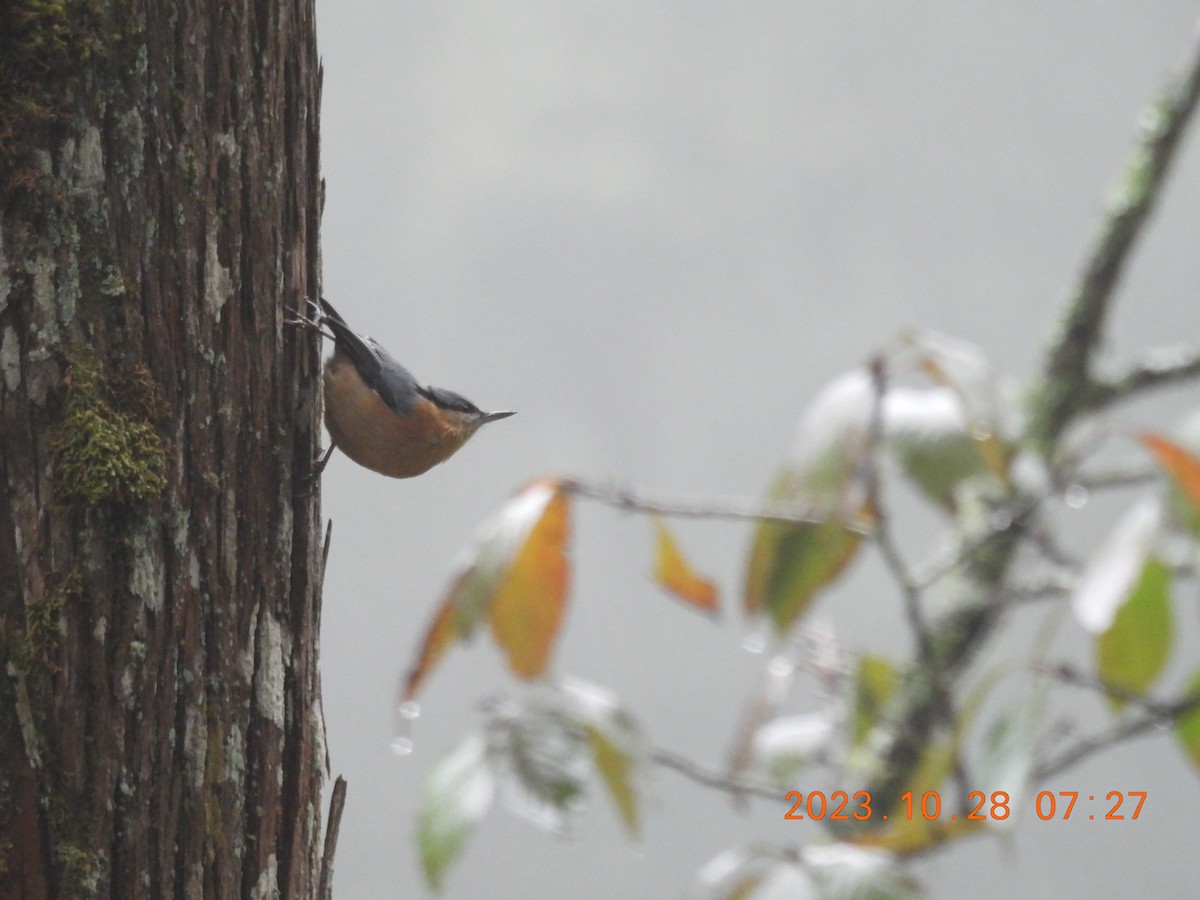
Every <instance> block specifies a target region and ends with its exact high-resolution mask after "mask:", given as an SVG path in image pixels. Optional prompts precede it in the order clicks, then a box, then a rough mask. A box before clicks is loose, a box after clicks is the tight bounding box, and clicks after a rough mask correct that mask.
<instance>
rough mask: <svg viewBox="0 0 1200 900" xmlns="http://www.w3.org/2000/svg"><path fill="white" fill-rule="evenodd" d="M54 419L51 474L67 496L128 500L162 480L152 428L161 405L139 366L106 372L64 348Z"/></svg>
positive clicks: (142, 497) (154, 491)
mask: <svg viewBox="0 0 1200 900" xmlns="http://www.w3.org/2000/svg"><path fill="white" fill-rule="evenodd" d="M68 364H69V368H68V369H67V374H66V377H65V378H64V379H63V383H64V385H65V387H66V397H65V400H64V403H63V417H62V420H61V421H60V422H59V423H58V424H57V425H56V426H55V427H54V429H53V430H52V432H51V435H50V441H49V445H50V451H51V453H52V454H53V456H54V476H55V479H56V483H57V486H58V489H59V494H60V496H61V497H62V498H63V499H65V500H67V501H68V502H76V503H82V504H84V505H87V506H94V505H96V504H99V503H105V502H112V503H117V504H125V505H128V504H135V503H143V502H147V501H151V500H156V499H158V498H159V497H161V496H162V493H163V490H164V489H165V488H166V467H167V459H166V451H165V449H164V447H163V442H162V438H160V437H159V435H158V432H157V431H156V430H155V427H154V425H155V423H156V422H161V421H162V420H163V418H164V417H165V415H166V412H167V409H166V404H165V401H164V400H163V399H162V393H161V391H160V390H159V388H158V385H157V384H156V383H155V382H154V379H153V377H152V376H151V375H150V373H149V371H148V370H146V368H145V367H144V366H137V367H134V368H133V369H131V370H129V371H128V372H126V373H123V374H122V375H120V376H116V377H109V376H106V375H105V374H104V372H103V370H102V368H101V365H100V362H99V360H98V359H96V357H95V356H93V355H91V354H90V353H87V352H84V351H74V352H72V353H71V354H69V359H68Z"/></svg>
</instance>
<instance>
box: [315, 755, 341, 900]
mask: <svg viewBox="0 0 1200 900" xmlns="http://www.w3.org/2000/svg"><path fill="white" fill-rule="evenodd" d="M345 807H346V779H345V778H343V777H342V776H341V775H339V776H338V777H337V781H335V782H334V783H333V795H332V796H331V797H330V798H329V820H328V822H327V823H326V825H325V848H324V851H323V852H322V853H321V877H320V880H319V881H318V882H317V897H318V898H320V900H331V898H332V897H333V856H334V854H335V853H336V852H337V842H338V832H339V831H340V830H341V828H342V810H343V809H345Z"/></svg>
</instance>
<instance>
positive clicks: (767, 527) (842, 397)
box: [744, 368, 875, 633]
mask: <svg viewBox="0 0 1200 900" xmlns="http://www.w3.org/2000/svg"><path fill="white" fill-rule="evenodd" d="M874 406H875V390H874V386H873V383H872V380H871V376H870V374H869V373H868V372H867V370H866V369H863V368H859V369H854V370H852V371H850V372H847V373H845V374H843V375H841V376H839V377H838V378H835V379H833V381H831V382H830V383H829V384H828V385H826V386H825V387H824V388H823V389H822V390H821V391H820V392H819V393H818V394H817V396H816V397H815V398H814V399H813V401H812V403H811V404H810V405H809V407H808V409H807V410H805V413H804V415H803V416H802V417H801V420H800V428H799V433H798V434H797V438H796V443H795V445H794V447H793V449H792V452H791V455H790V458H789V459H788V462H787V464H786V465H785V466H784V468H783V470H782V471H781V472H780V474H779V475H778V476H777V477H776V479H775V481H774V483H773V484H772V486H771V488H770V490H769V491H768V497H767V501H768V508H770V509H778V510H780V511H786V512H789V513H796V514H803V515H804V516H805V517H807V518H811V519H812V522H805V523H798V524H795V525H792V524H787V523H780V522H761V523H760V524H759V526H758V527H757V528H756V529H755V532H754V539H753V543H752V545H751V549H750V561H749V564H748V565H747V569H746V586H745V593H744V605H745V610H746V613H747V614H748V615H751V616H756V615H758V614H759V613H761V612H766V613H767V614H768V615H770V617H771V620H772V622H773V623H774V625H775V629H776V631H777V632H779V633H783V632H785V631H787V630H788V629H789V628H790V627H791V626H792V625H793V624H794V623H795V622H796V620H797V619H799V618H800V616H801V615H802V614H803V613H804V611H805V610H806V609H807V608H808V606H809V604H810V602H811V601H812V599H813V597H814V596H815V595H816V593H817V591H819V590H820V589H821V588H823V587H825V586H826V585H827V584H829V582H831V581H833V580H834V579H835V578H836V577H837V576H838V575H839V574H840V573H841V572H842V570H843V569H844V568H845V567H846V565H847V564H848V563H849V562H850V560H851V559H852V558H853V557H854V554H855V552H856V551H857V550H858V546H859V543H860V538H859V535H858V534H855V533H854V531H850V530H847V527H848V526H849V527H851V528H860V527H861V526H862V525H863V524H865V521H864V520H869V516H868V515H867V514H866V513H867V511H866V509H865V507H866V496H865V491H864V485H863V479H862V478H861V477H859V470H860V468H861V465H862V462H863V460H864V458H865V457H866V456H867V454H868V453H870V452H871V449H872V448H871V447H870V446H869V445H870V436H871V431H870V422H871V416H872V412H873V410H874Z"/></svg>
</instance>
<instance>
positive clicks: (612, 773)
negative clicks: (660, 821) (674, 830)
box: [558, 678, 646, 837]
mask: <svg viewBox="0 0 1200 900" xmlns="http://www.w3.org/2000/svg"><path fill="white" fill-rule="evenodd" d="M558 690H559V696H560V702H561V704H562V707H561V708H562V709H563V711H564V714H565V715H566V716H567V717H568V718H570V719H571V720H572V721H573V722H574V723H575V724H576V725H578V726H579V727H580V728H582V729H583V731H584V734H585V735H587V739H588V743H589V745H590V747H591V751H592V760H593V762H594V763H595V765H596V771H597V772H599V773H600V777H601V778H602V779H603V781H604V784H605V787H607V788H608V793H609V796H610V797H611V798H612V801H613V805H614V806H616V808H617V813H618V814H619V815H620V816H621V821H622V822H624V824H625V827H626V828H627V829H628V831H629V833H630V834H631V835H632V836H633V837H637V836H638V834H639V832H640V830H641V811H640V799H639V796H638V790H637V784H636V782H637V781H638V780H639V779H640V777H641V775H642V773H643V771H644V770H645V768H646V749H645V744H644V741H643V740H642V733H641V729H640V727H639V726H638V723H637V721H636V720H635V719H634V718H633V716H632V715H630V713H629V712H628V710H626V709H625V707H624V706H622V705H621V704H620V702H619V701H618V700H617V698H616V695H614V694H613V693H612V692H611V691H607V690H605V689H604V688H601V687H599V686H597V685H594V684H589V683H588V682H585V681H580V680H579V679H577V678H566V679H563V680H562V681H560V682H559V684H558Z"/></svg>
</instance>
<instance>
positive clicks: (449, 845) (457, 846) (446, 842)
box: [417, 734, 495, 892]
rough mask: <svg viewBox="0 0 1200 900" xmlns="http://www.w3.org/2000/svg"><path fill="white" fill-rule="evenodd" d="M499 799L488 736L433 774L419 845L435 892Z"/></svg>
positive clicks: (463, 747) (470, 742) (472, 741)
mask: <svg viewBox="0 0 1200 900" xmlns="http://www.w3.org/2000/svg"><path fill="white" fill-rule="evenodd" d="M494 796H495V780H494V779H493V777H492V773H491V770H490V768H489V767H488V758H487V742H486V741H485V740H484V738H483V736H482V735H479V734H474V735H471V736H470V737H468V738H467V739H466V740H465V741H463V743H462V744H460V745H459V746H458V748H457V749H456V750H455V751H454V752H453V753H451V754H450V755H449V756H447V757H446V758H445V759H443V760H442V761H441V762H440V763H439V764H438V765H437V767H436V768H435V769H434V770H433V771H432V772H430V773H429V776H428V778H427V779H426V780H425V784H424V788H423V791H422V803H421V809H420V812H419V813H418V816H417V846H418V847H419V849H420V852H421V867H422V869H423V870H424V872H425V880H426V881H427V882H428V883H429V886H430V888H432V889H433V890H434V891H438V892H440V891H441V888H442V880H443V878H444V876H445V874H446V869H447V868H448V867H449V865H450V863H452V862H454V860H455V859H456V858H457V857H458V855H459V854H460V853H461V852H462V848H463V844H464V843H465V842H466V839H467V838H468V837H469V836H470V834H471V832H472V831H473V830H474V829H475V826H476V825H478V824H479V822H480V821H482V819H483V817H484V816H485V815H487V812H488V810H489V809H490V808H491V806H492V800H493V798H494Z"/></svg>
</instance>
